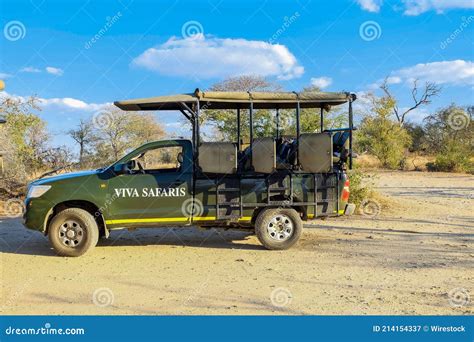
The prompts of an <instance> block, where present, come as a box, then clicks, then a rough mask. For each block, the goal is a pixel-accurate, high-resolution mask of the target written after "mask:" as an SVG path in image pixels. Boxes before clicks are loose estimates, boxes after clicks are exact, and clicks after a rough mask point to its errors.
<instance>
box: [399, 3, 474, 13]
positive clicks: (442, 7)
mask: <svg viewBox="0 0 474 342" xmlns="http://www.w3.org/2000/svg"><path fill="white" fill-rule="evenodd" d="M403 4H404V5H405V12H404V14H406V15H419V14H422V13H424V12H428V11H431V10H435V11H436V12H437V13H443V12H444V11H446V10H449V9H470V8H474V1H472V0H403Z"/></svg>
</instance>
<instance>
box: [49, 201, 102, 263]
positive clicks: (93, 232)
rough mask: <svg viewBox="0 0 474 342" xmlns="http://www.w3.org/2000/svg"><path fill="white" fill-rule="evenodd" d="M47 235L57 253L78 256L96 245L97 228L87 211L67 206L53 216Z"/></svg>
mask: <svg viewBox="0 0 474 342" xmlns="http://www.w3.org/2000/svg"><path fill="white" fill-rule="evenodd" d="M48 236H49V241H50V242H51V244H52V245H53V248H54V250H55V251H56V252H57V253H58V254H59V255H61V256H70V257H78V256H81V255H83V254H85V253H86V252H87V251H89V250H90V249H91V248H93V247H94V246H95V245H97V241H98V240H99V228H98V226H97V222H96V221H95V220H94V217H93V216H92V215H91V214H90V213H89V212H87V211H85V210H83V209H79V208H68V209H65V210H63V211H61V212H59V213H58V214H57V215H56V216H54V217H53V219H52V220H51V222H50V224H49V229H48Z"/></svg>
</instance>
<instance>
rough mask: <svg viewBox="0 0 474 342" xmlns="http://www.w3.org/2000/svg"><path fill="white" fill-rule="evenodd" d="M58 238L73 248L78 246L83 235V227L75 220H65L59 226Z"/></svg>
mask: <svg viewBox="0 0 474 342" xmlns="http://www.w3.org/2000/svg"><path fill="white" fill-rule="evenodd" d="M58 235H59V240H60V241H61V242H62V244H63V245H64V246H66V247H71V248H75V247H77V246H79V245H80V244H81V243H82V241H83V239H84V235H85V229H84V228H83V227H82V226H81V224H80V223H79V222H77V221H75V220H67V221H65V222H64V223H63V224H62V225H61V227H60V228H59V233H58Z"/></svg>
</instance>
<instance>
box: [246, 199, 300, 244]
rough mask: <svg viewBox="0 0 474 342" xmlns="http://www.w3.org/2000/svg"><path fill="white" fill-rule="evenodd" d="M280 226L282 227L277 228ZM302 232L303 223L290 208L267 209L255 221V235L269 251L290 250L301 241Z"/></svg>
mask: <svg viewBox="0 0 474 342" xmlns="http://www.w3.org/2000/svg"><path fill="white" fill-rule="evenodd" d="M278 218H279V219H278ZM275 223H276V224H275ZM278 225H281V227H277V226H278ZM290 227H291V229H290ZM290 230H291V232H290ZM302 231H303V222H302V221H301V217H300V215H299V214H298V212H297V211H296V210H294V209H290V208H278V209H265V210H263V211H262V212H261V213H260V214H258V216H257V219H256V220H255V233H256V234H257V237H258V240H259V241H260V243H261V244H262V245H263V246H264V247H265V248H267V249H273V250H282V249H288V248H290V247H291V246H293V245H294V244H295V243H296V242H297V241H298V240H299V238H300V236H301V232H302Z"/></svg>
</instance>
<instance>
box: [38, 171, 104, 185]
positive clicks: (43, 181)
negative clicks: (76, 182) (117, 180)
mask: <svg viewBox="0 0 474 342" xmlns="http://www.w3.org/2000/svg"><path fill="white" fill-rule="evenodd" d="M100 172H101V170H88V171H78V172H69V173H63V174H61V175H57V176H51V177H45V178H41V179H37V180H35V181H33V182H31V183H30V185H41V184H51V183H55V182H58V181H62V180H66V179H72V178H80V177H85V176H90V175H96V174H99V173H100Z"/></svg>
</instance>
